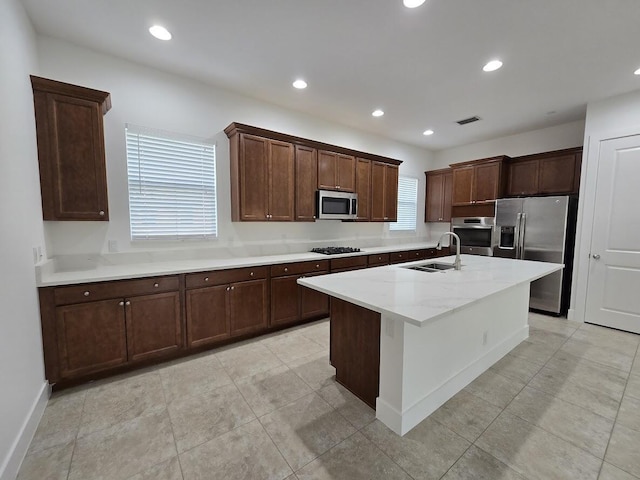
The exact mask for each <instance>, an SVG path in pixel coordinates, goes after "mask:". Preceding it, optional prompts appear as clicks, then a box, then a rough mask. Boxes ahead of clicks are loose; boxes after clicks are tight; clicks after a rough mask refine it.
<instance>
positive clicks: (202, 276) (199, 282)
mask: <svg viewBox="0 0 640 480" xmlns="http://www.w3.org/2000/svg"><path fill="white" fill-rule="evenodd" d="M267 268H268V267H251V268H234V269H232V270H214V271H211V272H200V273H190V274H188V275H186V277H185V280H186V282H185V283H186V287H187V288H201V287H207V286H209V285H225V284H227V283H235V282H245V281H248V280H256V279H258V278H267Z"/></svg>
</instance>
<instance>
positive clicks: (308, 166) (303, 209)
mask: <svg viewBox="0 0 640 480" xmlns="http://www.w3.org/2000/svg"><path fill="white" fill-rule="evenodd" d="M295 157H296V182H295V190H296V221H299V222H313V221H315V219H316V188H317V186H318V152H317V150H316V149H315V148H311V147H305V146H302V145H296V148H295Z"/></svg>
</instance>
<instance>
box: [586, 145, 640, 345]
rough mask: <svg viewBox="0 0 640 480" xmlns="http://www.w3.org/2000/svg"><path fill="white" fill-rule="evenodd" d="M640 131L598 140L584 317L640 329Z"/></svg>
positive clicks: (607, 324) (615, 326) (632, 329)
mask: <svg viewBox="0 0 640 480" xmlns="http://www.w3.org/2000/svg"><path fill="white" fill-rule="evenodd" d="M639 198H640V135H634V136H630V137H623V138H615V139H611V140H605V141H602V142H600V154H599V158H598V180H597V186H596V205H595V209H594V217H593V231H592V234H591V256H590V261H589V281H588V286H587V305H586V312H585V321H587V322H589V323H596V324H599V325H605V326H608V327H613V328H618V329H620V330H627V331H629V332H635V333H640V208H639V207H640V201H639Z"/></svg>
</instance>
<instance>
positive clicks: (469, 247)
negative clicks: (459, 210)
mask: <svg viewBox="0 0 640 480" xmlns="http://www.w3.org/2000/svg"><path fill="white" fill-rule="evenodd" d="M495 225H496V222H495V218H493V217H457V218H452V219H451V231H452V232H453V233H455V234H457V235H458V236H459V237H460V253H471V254H474V255H485V256H489V257H492V256H493V249H494V248H495V247H496V246H497V235H496V227H495Z"/></svg>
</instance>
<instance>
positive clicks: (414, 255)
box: [409, 248, 438, 260]
mask: <svg viewBox="0 0 640 480" xmlns="http://www.w3.org/2000/svg"><path fill="white" fill-rule="evenodd" d="M437 256H438V251H437V250H436V249H435V248H422V249H420V250H411V251H410V252H409V260H423V259H427V258H434V257H437Z"/></svg>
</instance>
